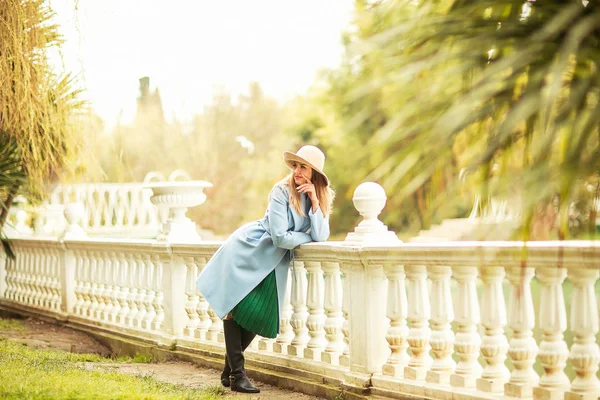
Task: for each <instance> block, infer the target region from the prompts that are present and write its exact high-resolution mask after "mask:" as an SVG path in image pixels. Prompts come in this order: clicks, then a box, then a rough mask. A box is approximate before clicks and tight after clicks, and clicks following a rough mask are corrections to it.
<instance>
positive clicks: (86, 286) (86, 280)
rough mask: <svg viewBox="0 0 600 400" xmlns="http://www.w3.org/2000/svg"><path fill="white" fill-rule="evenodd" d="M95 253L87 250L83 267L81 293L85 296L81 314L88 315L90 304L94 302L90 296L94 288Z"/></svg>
mask: <svg viewBox="0 0 600 400" xmlns="http://www.w3.org/2000/svg"><path fill="white" fill-rule="evenodd" d="M93 257H94V256H93V254H92V252H91V251H88V252H86V254H85V257H84V259H83V269H82V279H83V285H82V287H81V293H82V296H83V304H82V305H81V316H82V317H84V318H85V317H87V316H88V315H89V311H90V304H92V300H91V298H90V290H91V289H92V284H91V279H92V278H91V273H92V259H93Z"/></svg>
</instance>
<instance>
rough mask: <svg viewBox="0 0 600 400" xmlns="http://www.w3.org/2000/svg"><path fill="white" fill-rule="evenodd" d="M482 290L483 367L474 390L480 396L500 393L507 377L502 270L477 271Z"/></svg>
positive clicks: (493, 267)
mask: <svg viewBox="0 0 600 400" xmlns="http://www.w3.org/2000/svg"><path fill="white" fill-rule="evenodd" d="M480 275H481V280H482V281H483V290H482V298H481V308H482V310H481V314H482V318H481V323H482V325H483V327H484V336H483V341H482V344H481V354H483V357H484V358H485V361H486V365H485V366H484V368H483V372H482V373H481V378H479V379H478V380H477V389H479V390H481V391H483V392H492V393H503V392H504V384H505V383H506V381H508V378H509V376H510V373H509V371H508V368H506V365H504V361H505V360H506V353H507V352H508V341H507V340H506V336H504V326H505V325H506V304H505V303H504V293H503V292H502V280H503V279H504V268H503V267H496V266H485V267H482V268H480Z"/></svg>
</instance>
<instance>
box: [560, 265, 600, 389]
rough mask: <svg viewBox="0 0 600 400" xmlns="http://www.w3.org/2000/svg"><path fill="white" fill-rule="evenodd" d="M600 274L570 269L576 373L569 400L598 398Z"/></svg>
mask: <svg viewBox="0 0 600 400" xmlns="http://www.w3.org/2000/svg"><path fill="white" fill-rule="evenodd" d="M599 273H600V271H598V270H597V269H587V268H585V266H584V265H574V266H573V267H570V268H569V280H570V281H571V283H572V284H573V294H572V298H571V321H570V322H571V331H572V332H573V345H572V346H571V356H570V357H569V360H570V361H571V364H572V365H573V369H574V370H575V374H576V375H575V379H573V382H571V390H570V391H567V393H566V394H565V399H566V400H575V399H586V400H587V399H597V398H598V397H599V396H600V382H599V381H598V377H597V376H596V372H597V371H598V363H599V362H600V349H599V348H598V343H596V335H597V334H598V303H597V301H598V300H597V299H596V294H595V289H594V285H595V283H596V280H597V279H598V274H599Z"/></svg>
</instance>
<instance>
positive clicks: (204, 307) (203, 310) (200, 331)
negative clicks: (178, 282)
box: [194, 257, 212, 340]
mask: <svg viewBox="0 0 600 400" xmlns="http://www.w3.org/2000/svg"><path fill="white" fill-rule="evenodd" d="M195 264H196V267H197V271H196V276H195V277H194V290H195V291H196V296H198V303H197V304H196V314H198V320H199V322H198V325H197V326H196V330H195V333H194V337H195V338H196V339H203V340H204V339H206V334H207V332H208V329H209V328H210V325H211V324H212V321H211V320H210V315H209V313H208V310H209V305H208V301H206V299H205V298H204V296H203V295H202V293H200V290H198V285H196V278H197V277H198V275H199V274H200V272H202V270H203V269H204V267H205V266H206V258H205V257H200V258H197V259H195Z"/></svg>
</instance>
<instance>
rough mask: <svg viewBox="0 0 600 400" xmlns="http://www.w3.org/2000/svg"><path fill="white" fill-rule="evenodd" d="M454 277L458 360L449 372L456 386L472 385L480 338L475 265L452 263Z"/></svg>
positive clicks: (476, 373) (477, 369)
mask: <svg viewBox="0 0 600 400" xmlns="http://www.w3.org/2000/svg"><path fill="white" fill-rule="evenodd" d="M452 275H453V276H454V279H455V280H456V283H457V285H456V303H455V308H454V314H455V318H454V320H455V321H456V324H457V328H456V340H455V342H454V348H455V349H456V354H457V355H458V364H457V365H456V370H455V371H454V374H452V375H451V376H450V384H451V385H452V386H455V387H461V388H471V387H474V386H475V382H476V380H477V379H478V378H479V377H480V376H481V371H482V368H481V365H480V364H479V363H478V362H477V358H478V357H479V348H480V347H481V338H480V337H479V334H478V333H477V325H478V324H479V321H480V319H479V315H480V314H479V300H478V299H477V267H452Z"/></svg>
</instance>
